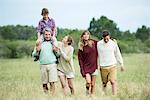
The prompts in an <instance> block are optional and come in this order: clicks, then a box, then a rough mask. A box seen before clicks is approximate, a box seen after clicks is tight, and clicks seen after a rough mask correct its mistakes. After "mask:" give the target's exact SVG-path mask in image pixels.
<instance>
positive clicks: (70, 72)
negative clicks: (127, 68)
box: [32, 8, 124, 96]
mask: <svg viewBox="0 0 150 100" xmlns="http://www.w3.org/2000/svg"><path fill="white" fill-rule="evenodd" d="M48 14H49V12H48V9H46V8H43V9H42V13H41V15H42V16H43V18H42V19H41V20H40V21H39V24H38V27H37V41H36V47H35V49H34V51H33V53H32V55H33V56H34V57H35V61H37V60H39V62H40V71H41V77H42V84H43V90H44V92H45V93H48V90H49V89H48V87H49V86H48V85H50V92H51V94H52V95H54V94H55V83H56V82H57V81H58V78H59V80H60V83H61V87H62V91H63V94H64V95H67V89H68V87H69V89H70V93H71V94H72V95H74V94H75V92H77V90H76V91H75V87H74V78H75V69H74V65H73V63H74V62H73V53H74V48H73V46H72V43H73V39H72V37H70V36H69V35H67V36H65V37H64V38H63V39H62V41H57V39H56V35H57V32H56V25H55V21H54V19H52V18H51V17H49V16H48ZM102 38H103V39H102V40H100V41H97V40H94V39H91V35H90V32H89V31H84V32H83V33H82V34H81V37H80V41H79V44H78V46H79V47H78V62H79V66H80V72H81V75H82V77H83V78H84V79H85V82H86V84H85V89H86V91H85V93H86V95H88V96H91V95H92V94H94V91H95V84H96V77H97V74H98V72H99V71H100V74H101V79H102V87H103V90H102V92H103V93H106V87H107V83H108V82H109V81H110V83H111V86H112V94H113V95H115V94H116V89H117V87H116V84H117V83H116V79H117V64H120V66H121V67H120V68H121V71H124V67H123V59H122V56H121V53H120V50H119V47H118V45H117V43H116V41H113V40H112V39H111V36H110V33H109V31H107V30H104V31H103V32H102Z"/></svg>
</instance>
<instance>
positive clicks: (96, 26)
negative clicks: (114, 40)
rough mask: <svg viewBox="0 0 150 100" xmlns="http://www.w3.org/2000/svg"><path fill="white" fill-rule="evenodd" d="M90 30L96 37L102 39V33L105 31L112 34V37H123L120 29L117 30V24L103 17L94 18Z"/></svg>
mask: <svg viewBox="0 0 150 100" xmlns="http://www.w3.org/2000/svg"><path fill="white" fill-rule="evenodd" d="M88 30H89V31H90V32H91V33H92V34H93V35H95V36H98V37H99V38H100V37H101V35H100V33H101V32H102V31H103V30H108V31H110V32H111V35H112V37H121V34H120V31H119V28H117V24H116V23H115V22H114V21H112V20H110V19H108V18H107V17H105V16H101V17H100V18H99V19H97V20H96V19H95V18H92V20H91V21H90V26H89V28H88Z"/></svg>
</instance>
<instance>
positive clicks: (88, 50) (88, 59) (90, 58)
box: [78, 40, 98, 77]
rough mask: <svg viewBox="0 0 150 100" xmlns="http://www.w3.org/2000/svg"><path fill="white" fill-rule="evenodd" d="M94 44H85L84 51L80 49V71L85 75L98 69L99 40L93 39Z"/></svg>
mask: <svg viewBox="0 0 150 100" xmlns="http://www.w3.org/2000/svg"><path fill="white" fill-rule="evenodd" d="M93 41H94V43H93V46H92V47H89V46H88V45H87V46H84V47H83V51H82V50H78V60H79V65H80V72H81V74H82V76H83V77H85V75H86V74H87V73H89V74H92V73H93V72H95V70H96V69H97V57H98V52H97V41H95V40H93Z"/></svg>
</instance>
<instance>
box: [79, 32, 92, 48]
mask: <svg viewBox="0 0 150 100" xmlns="http://www.w3.org/2000/svg"><path fill="white" fill-rule="evenodd" d="M85 33H88V35H89V39H88V41H87V45H88V46H89V47H92V46H93V43H94V42H93V40H92V39H91V34H90V32H89V31H87V30H85V31H83V32H82V34H81V37H80V41H79V44H78V46H79V49H80V50H82V51H83V47H84V46H86V44H85V40H84V39H83V35H85Z"/></svg>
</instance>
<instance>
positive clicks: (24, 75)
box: [0, 54, 150, 100]
mask: <svg viewBox="0 0 150 100" xmlns="http://www.w3.org/2000/svg"><path fill="white" fill-rule="evenodd" d="M123 58H124V63H125V68H126V71H125V72H123V73H122V72H120V71H119V69H118V80H117V82H118V85H117V86H118V90H117V97H115V98H114V97H113V96H112V95H111V86H110V84H109V86H108V89H107V91H108V94H107V95H105V96H102V92H101V78H100V75H98V76H97V81H96V91H95V95H94V96H93V97H92V98H90V99H92V100H112V99H117V100H150V68H149V67H150V66H149V65H150V54H124V55H123ZM74 65H75V66H74V67H75V69H76V77H75V80H74V84H75V88H76V94H75V96H70V95H69V94H68V96H67V97H64V96H63V94H62V91H61V87H60V82H59V81H58V82H57V84H56V95H55V96H53V97H52V96H51V95H46V94H44V93H43V91H42V85H41V84H42V83H41V76H40V68H39V63H38V62H33V59H31V58H22V59H0V100H51V99H53V100H86V99H89V98H88V97H86V96H85V80H84V79H83V78H82V77H81V75H80V72H79V65H78V62H77V60H76V57H75V60H74Z"/></svg>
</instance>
